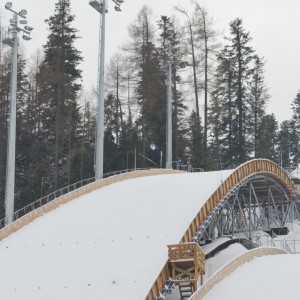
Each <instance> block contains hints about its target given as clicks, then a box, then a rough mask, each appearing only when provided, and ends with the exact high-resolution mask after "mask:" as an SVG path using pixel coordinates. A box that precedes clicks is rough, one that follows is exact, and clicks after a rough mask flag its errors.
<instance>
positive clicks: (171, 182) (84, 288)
mask: <svg viewBox="0 0 300 300" xmlns="http://www.w3.org/2000/svg"><path fill="white" fill-rule="evenodd" d="M261 172H264V174H268V176H271V177H274V178H276V180H278V181H279V182H281V183H282V184H283V185H284V186H285V187H286V189H287V192H288V193H290V194H291V195H293V192H292V187H291V186H290V182H289V179H288V178H287V177H286V175H285V174H284V173H282V174H281V173H280V172H281V170H279V168H278V167H277V166H276V165H274V164H273V163H269V162H266V161H265V165H264V164H263V163H262V162H261V161H256V162H255V163H253V162H252V163H250V164H245V165H243V166H242V167H240V168H239V169H237V170H226V171H217V172H205V173H177V174H168V175H159V176H152V177H141V178H135V179H130V180H124V181H122V182H119V183H115V184H111V185H108V186H105V187H103V188H101V189H98V190H94V191H92V192H90V193H87V194H85V195H83V196H81V197H78V198H77V199H75V200H73V201H71V202H69V203H67V204H65V205H62V206H60V207H58V208H56V209H55V210H53V211H51V212H49V213H47V214H45V215H43V216H40V217H38V218H36V219H35V220H34V221H33V222H31V223H29V224H27V225H26V226H24V227H23V228H21V229H20V230H18V231H17V232H15V233H14V234H11V235H9V236H8V237H6V238H5V239H3V240H2V241H0V266H1V270H2V272H1V273H0V282H1V296H2V297H3V299H6V300H7V299H14V300H15V299H43V300H48V299H49V300H50V299H51V300H52V299H62V300H64V299H72V300H77V299H78V300H79V299H80V300H81V299H87V300H88V299H93V300H94V299H96V298H97V299H107V300H110V299H117V298H119V297H122V299H123V300H126V299H128V300H129V299H130V300H135V299H136V300H140V299H145V298H146V297H147V295H148V292H149V289H150V288H151V286H152V285H153V282H154V281H155V280H156V278H158V277H159V276H160V274H161V271H162V268H163V267H164V265H165V264H166V261H167V259H168V256H167V247H166V245H168V244H174V243H178V242H180V241H187V240H188V239H189V238H190V237H191V236H193V235H194V234H195V233H196V231H197V224H199V222H200V223H201V220H202V221H203V220H205V218H206V217H207V215H208V214H209V212H210V211H211V210H212V209H213V208H214V206H215V205H216V204H217V203H218V201H220V200H221V199H222V197H224V196H225V195H226V193H227V192H228V191H230V190H231V189H232V188H234V187H235V186H236V185H237V184H239V182H240V181H242V180H243V179H245V178H248V176H251V174H254V173H261Z"/></svg>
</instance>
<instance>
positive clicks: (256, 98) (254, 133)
mask: <svg viewBox="0 0 300 300" xmlns="http://www.w3.org/2000/svg"><path fill="white" fill-rule="evenodd" d="M263 68H264V62H263V60H262V59H261V58H260V57H259V56H257V55H255V56H254V66H253V72H252V74H251V82H250V89H251V90H250V97H249V100H248V101H249V104H248V105H249V111H250V113H249V115H248V118H247V120H246V121H247V125H248V126H249V138H248V141H250V143H251V144H252V145H253V146H251V144H250V145H249V146H248V148H250V149H251V148H252V149H253V150H254V157H257V155H258V153H257V144H258V134H259V133H258V131H259V127H260V124H261V123H262V119H263V117H264V115H265V111H266V103H267V100H268V99H269V95H268V91H267V88H266V86H265V82H264V70H263ZM273 117H274V116H273ZM274 118H275V117H274ZM267 119H268V118H267ZM264 121H266V119H265V120H264ZM247 125H246V126H247Z"/></svg>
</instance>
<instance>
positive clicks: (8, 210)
mask: <svg viewBox="0 0 300 300" xmlns="http://www.w3.org/2000/svg"><path fill="white" fill-rule="evenodd" d="M5 9H7V10H9V11H11V12H12V13H13V18H12V19H11V20H10V26H9V28H8V33H7V35H6V36H5V37H4V38H3V39H2V43H3V44H5V45H8V46H10V47H11V48H12V63H11V89H10V109H9V124H8V143H7V168H6V186H5V224H6V225H8V224H10V223H11V222H13V220H14V198H15V153H16V106H17V75H18V33H19V32H23V36H22V37H23V39H24V40H26V41H29V40H30V39H31V37H30V32H31V31H32V30H33V28H32V27H29V26H27V25H26V24H27V21H26V15H27V11H26V10H25V9H22V10H20V11H19V12H17V11H14V10H13V9H12V3H11V2H7V3H6V4H5ZM19 17H20V18H21V19H22V20H20V21H19ZM19 24H21V25H22V26H24V25H26V26H24V28H22V27H19Z"/></svg>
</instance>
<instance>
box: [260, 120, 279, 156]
mask: <svg viewBox="0 0 300 300" xmlns="http://www.w3.org/2000/svg"><path fill="white" fill-rule="evenodd" d="M277 131H278V124H277V121H276V119H275V115H274V114H271V115H265V116H263V117H262V118H261V121H260V123H259V125H258V128H257V134H256V148H255V149H256V150H255V157H256V158H266V159H270V160H273V161H277V159H278V153H276V144H277Z"/></svg>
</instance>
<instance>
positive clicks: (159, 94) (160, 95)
mask: <svg viewBox="0 0 300 300" xmlns="http://www.w3.org/2000/svg"><path fill="white" fill-rule="evenodd" d="M129 34H130V37H131V41H130V43H129V45H128V46H127V49H128V50H129V51H128V56H130V59H131V61H132V62H133V64H134V66H135V70H136V72H135V79H136V83H137V84H136V94H137V99H138V105H139V108H140V109H139V116H138V117H137V126H138V127H139V128H140V131H141V152H142V153H141V154H142V156H143V157H145V156H146V151H147V150H149V149H150V148H149V147H150V144H151V143H154V144H156V145H157V146H158V148H159V149H164V145H165V136H166V133H165V131H166V126H165V118H166V101H165V99H166V88H165V83H164V78H165V77H164V73H163V72H162V70H161V68H160V56H159V51H158V49H157V48H156V46H155V40H154V36H155V35H154V28H153V26H152V22H151V11H150V10H149V8H148V7H147V6H144V7H143V8H142V10H141V11H140V13H139V15H138V19H137V21H136V22H135V23H134V24H132V25H131V26H130V29H129ZM145 164H146V162H145V160H144V161H143V162H142V166H145Z"/></svg>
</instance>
